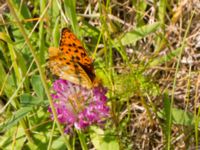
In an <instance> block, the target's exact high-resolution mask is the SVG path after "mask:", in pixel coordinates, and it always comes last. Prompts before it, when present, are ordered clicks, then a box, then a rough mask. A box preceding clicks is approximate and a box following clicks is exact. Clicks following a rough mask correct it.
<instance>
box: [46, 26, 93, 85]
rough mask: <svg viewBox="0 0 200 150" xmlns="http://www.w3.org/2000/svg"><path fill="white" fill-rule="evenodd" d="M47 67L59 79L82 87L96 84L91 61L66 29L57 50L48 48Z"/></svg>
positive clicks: (74, 37)
mask: <svg viewBox="0 0 200 150" xmlns="http://www.w3.org/2000/svg"><path fill="white" fill-rule="evenodd" d="M49 67H50V70H51V71H52V72H53V73H54V74H55V75H57V76H59V77H60V78H62V79H65V80H68V81H70V82H72V83H75V84H79V85H81V86H83V87H86V88H92V87H93V86H94V84H96V83H97V82H96V81H97V80H96V75H95V72H94V67H93V62H92V59H91V58H90V57H89V56H88V54H87V53H86V50H85V48H84V47H83V45H82V44H81V42H80V40H78V38H77V37H76V36H75V35H74V34H73V33H72V32H71V31H70V30H69V29H68V28H63V29H62V32H61V37H60V46H59V48H49Z"/></svg>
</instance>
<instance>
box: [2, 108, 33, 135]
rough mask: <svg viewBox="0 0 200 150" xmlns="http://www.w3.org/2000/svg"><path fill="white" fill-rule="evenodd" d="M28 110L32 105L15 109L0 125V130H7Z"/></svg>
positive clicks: (30, 109)
mask: <svg viewBox="0 0 200 150" xmlns="http://www.w3.org/2000/svg"><path fill="white" fill-rule="evenodd" d="M30 111H32V107H23V108H21V109H19V110H17V111H16V112H15V113H14V114H13V116H12V117H11V118H10V119H9V120H8V121H7V122H6V123H4V124H2V125H0V131H3V130H8V129H10V128H11V127H13V126H14V125H16V124H17V123H18V122H19V121H20V120H22V119H23V118H24V117H25V116H26V115H27V114H28V113H29V112H30Z"/></svg>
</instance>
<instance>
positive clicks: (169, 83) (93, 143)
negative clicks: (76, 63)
mask: <svg viewBox="0 0 200 150" xmlns="http://www.w3.org/2000/svg"><path fill="white" fill-rule="evenodd" d="M0 4H1V2H0ZM187 5H188V6H190V7H187ZM0 6H1V5H0ZM8 10H9V11H8ZM199 12H200V10H199V8H198V7H196V5H195V2H187V3H185V2H183V1H180V2H176V1H166V0H160V1H144V0H138V1H136V0H134V1H125V2H124V3H121V2H120V1H118V2H117V1H105V3H103V2H102V1H91V2H88V1H68V0H64V1H59V0H50V1H47V0H43V1H20V0H12V1H11V0H7V1H6V2H2V6H1V7H0V149H66V148H67V149H84V150H87V149H92V148H95V149H105V150H109V149H116V150H117V149H127V150H129V149H130V150H132V149H168V150H170V149H192V148H194V149H198V145H199V137H198V134H199V112H200V111H199V107H198V105H199V104H198V103H199V100H200V99H199V97H200V96H199V93H200V92H199V74H200V72H199V70H200V68H199V57H198V55H199V50H198V49H199V48H198V47H195V46H196V45H197V42H198V41H197V37H198V35H199V36H200V33H199V30H198V28H197V27H198V26H199V23H198V16H199V15H200V14H199ZM63 27H69V28H70V29H71V30H72V31H73V32H74V34H76V35H77V37H79V39H80V40H81V41H82V42H83V43H84V46H85V48H86V49H87V51H88V53H89V54H90V56H91V58H93V59H94V67H95V71H96V74H97V76H98V77H99V78H101V79H102V81H103V85H104V86H105V87H107V88H108V94H107V96H108V98H109V100H108V104H109V106H110V109H111V117H110V118H109V119H108V120H107V122H106V124H105V127H104V128H99V127H96V126H92V127H90V128H89V129H88V130H87V131H85V132H79V131H76V132H75V134H74V135H66V134H64V132H63V130H62V126H61V125H60V124H59V123H58V121H57V119H55V122H53V121H51V120H50V117H49V115H50V114H49V113H47V112H48V110H47V109H48V106H49V105H50V106H51V108H53V104H52V100H51V96H50V93H51V90H50V89H51V85H52V83H53V81H54V80H55V78H54V77H53V75H52V73H51V72H50V71H49V68H48V67H47V63H48V48H49V47H58V45H59V38H60V31H61V29H62V28H63ZM187 60H188V61H187ZM189 61H190V62H189ZM53 111H55V110H53Z"/></svg>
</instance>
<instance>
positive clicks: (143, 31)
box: [115, 22, 160, 46]
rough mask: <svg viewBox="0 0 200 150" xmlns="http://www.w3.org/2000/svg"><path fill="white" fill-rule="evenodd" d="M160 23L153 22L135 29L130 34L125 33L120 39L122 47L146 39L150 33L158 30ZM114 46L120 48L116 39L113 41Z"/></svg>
mask: <svg viewBox="0 0 200 150" xmlns="http://www.w3.org/2000/svg"><path fill="white" fill-rule="evenodd" d="M159 27H160V23H159V22H155V23H153V24H150V25H144V26H142V27H139V28H136V29H134V30H132V31H130V32H127V33H125V34H124V35H123V36H122V37H121V38H120V39H121V44H122V45H128V44H135V42H137V41H138V40H140V39H142V38H144V37H146V36H147V35H149V34H150V33H153V32H155V31H156V30H157V29H159ZM115 44H116V46H120V45H119V42H118V39H117V40H115Z"/></svg>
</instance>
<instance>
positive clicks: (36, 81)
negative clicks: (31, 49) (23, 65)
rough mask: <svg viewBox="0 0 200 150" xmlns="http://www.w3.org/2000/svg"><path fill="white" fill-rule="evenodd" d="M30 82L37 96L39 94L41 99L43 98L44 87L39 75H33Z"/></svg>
mask: <svg viewBox="0 0 200 150" xmlns="http://www.w3.org/2000/svg"><path fill="white" fill-rule="evenodd" d="M31 84H32V86H33V89H34V91H35V93H36V94H37V96H39V97H40V98H41V99H43V98H44V88H43V86H42V85H43V84H42V81H41V79H40V76H39V75H34V76H32V78H31Z"/></svg>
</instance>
